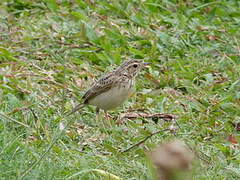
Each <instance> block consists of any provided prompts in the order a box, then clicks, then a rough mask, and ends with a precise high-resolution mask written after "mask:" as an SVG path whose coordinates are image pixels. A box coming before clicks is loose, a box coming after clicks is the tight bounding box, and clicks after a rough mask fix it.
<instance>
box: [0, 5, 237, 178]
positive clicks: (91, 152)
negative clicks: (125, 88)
mask: <svg viewBox="0 0 240 180" xmlns="http://www.w3.org/2000/svg"><path fill="white" fill-rule="evenodd" d="M239 28H240V2H239V1H237V0H222V1H213V0H212V1H211V0H205V1H200V0H196V1H195V0H192V1H191V0H187V1H183V0H179V1H177V0H164V1H156V0H145V1H143V0H139V1H136V0H124V1H106V0H102V1H94V0H86V1H81V0H75V1H74V0H43V1H40V0H35V1H31V0H2V1H1V2H0V87H1V89H0V93H1V96H0V100H1V104H0V119H1V121H0V155H1V156H0V160H1V166H0V174H1V177H2V178H3V179H44V180H45V179H91V180H92V179H103V178H104V176H103V175H102V174H101V173H98V172H96V171H93V169H98V170H103V171H104V172H109V173H112V174H114V175H116V176H118V177H120V178H122V179H153V177H154V175H153V171H152V169H151V164H150V162H149V160H148V158H147V155H146V154H147V152H149V151H151V150H153V149H154V148H155V147H157V146H158V144H161V143H162V142H166V141H169V140H172V139H180V140H182V141H184V142H185V143H186V144H187V145H188V147H189V148H191V149H192V151H193V152H194V154H195V161H194V163H193V165H192V171H191V173H192V176H193V179H239V177H240V168H239V162H240V156H239V144H238V142H239V139H240V137H239V130H240V128H239V122H240V110H239V109H240V91H239V90H240V80H239V74H240V45H239V44H240V41H239V38H240V31H239ZM130 58H135V59H143V60H144V61H146V62H151V63H152V64H151V66H150V67H149V68H148V69H147V70H145V71H143V72H142V73H141V74H140V76H139V77H138V81H137V87H136V89H137V93H136V94H135V95H133V97H132V98H131V99H130V100H129V101H128V102H126V103H125V104H124V105H123V106H122V107H119V108H118V109H116V110H114V111H111V112H110V113H111V116H112V117H111V118H110V120H111V124H112V125H111V126H107V127H105V128H104V127H103V126H101V121H96V117H95V108H94V107H91V106H89V107H85V108H83V109H82V110H81V111H80V112H79V113H75V114H74V115H72V116H69V117H66V116H65V113H66V112H68V111H70V110H71V108H72V107H73V106H74V105H76V104H77V103H78V102H81V96H82V95H83V93H84V92H85V90H86V88H88V87H89V85H90V84H91V83H92V82H93V81H94V79H97V78H98V77H100V76H101V74H103V73H104V72H107V71H110V70H112V69H113V68H114V67H116V66H118V65H119V64H120V63H121V62H122V61H124V60H125V59H130ZM131 111H132V112H134V113H136V112H141V113H143V112H145V113H149V114H155V113H167V114H171V115H174V116H177V119H176V121H177V124H178V126H177V125H176V124H174V128H175V132H172V131H160V130H164V129H166V128H169V127H170V126H172V125H173V123H174V122H173V121H170V122H164V121H163V120H162V119H158V122H157V121H156V118H154V119H151V118H136V119H131V120H129V121H125V123H121V124H117V123H116V122H117V118H119V117H120V116H121V115H124V113H126V112H131ZM102 117H104V116H103V115H102ZM153 120H154V121H153ZM66 122H69V126H68V127H66V129H64V126H65V125H66ZM61 130H62V131H63V132H62V134H60V133H61ZM157 131H160V132H159V133H157V134H155V135H154V136H152V137H151V138H149V139H147V140H146V141H145V142H144V143H142V144H140V145H138V146H135V147H134V148H132V149H130V150H128V151H127V152H122V151H124V150H126V149H128V148H129V147H131V146H133V145H134V144H136V143H138V142H140V141H141V140H143V139H144V138H146V137H148V136H150V135H151V134H152V133H154V132H157ZM56 137H57V140H56V141H54V138H56ZM53 141H54V142H53ZM49 145H52V146H51V148H50V149H49V150H48V151H46V149H47V148H48V147H49ZM44 152H46V153H45V154H44V156H43V153H44Z"/></svg>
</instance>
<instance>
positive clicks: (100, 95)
mask: <svg viewBox="0 0 240 180" xmlns="http://www.w3.org/2000/svg"><path fill="white" fill-rule="evenodd" d="M149 64H150V63H146V62H143V61H140V60H135V59H132V60H128V61H125V62H123V63H122V64H121V65H120V66H119V67H118V68H116V69H115V70H113V71H112V72H109V73H107V74H106V75H104V76H103V77H102V78H100V79H99V80H98V81H96V82H94V83H93V84H92V85H91V87H90V88H89V89H88V90H87V91H86V93H85V94H84V95H83V97H82V99H83V103H82V104H79V105H77V106H76V107H75V108H73V110H72V112H71V113H69V115H70V114H72V113H74V112H76V111H78V110H79V109H81V108H82V107H84V106H86V105H89V104H90V105H93V106H96V107H97V113H98V112H99V109H102V110H104V111H105V112H106V111H107V110H110V109H114V108H116V107H117V106H120V105H121V104H123V102H124V101H125V100H126V99H128V97H129V96H130V95H131V94H132V93H133V92H134V90H135V87H134V85H135V78H136V76H137V74H138V72H140V71H141V70H142V69H143V68H144V67H145V66H147V65H149Z"/></svg>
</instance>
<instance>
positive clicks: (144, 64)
mask: <svg viewBox="0 0 240 180" xmlns="http://www.w3.org/2000/svg"><path fill="white" fill-rule="evenodd" d="M150 64H152V63H150V62H144V63H143V66H144V67H147V66H148V65H150Z"/></svg>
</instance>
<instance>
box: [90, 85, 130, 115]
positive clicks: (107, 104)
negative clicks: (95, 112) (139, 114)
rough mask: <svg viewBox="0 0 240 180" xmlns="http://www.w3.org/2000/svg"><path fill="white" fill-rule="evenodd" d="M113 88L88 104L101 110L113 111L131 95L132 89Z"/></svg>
mask: <svg viewBox="0 0 240 180" xmlns="http://www.w3.org/2000/svg"><path fill="white" fill-rule="evenodd" d="M130 86H131V87H130V88H129V87H125V88H124V87H119V86H117V87H114V88H112V89H111V90H108V91H107V92H104V93H102V94H100V95H98V96H96V97H94V98H93V99H91V100H89V102H88V103H89V104H91V105H94V106H97V107H98V108H100V109H103V110H109V109H114V108H116V107H117V106H120V105H121V104H123V102H124V101H125V100H126V99H127V98H128V97H129V96H130V95H131V94H132V93H133V91H134V87H133V86H132V84H131V85H130Z"/></svg>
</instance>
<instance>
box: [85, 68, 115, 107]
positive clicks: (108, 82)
mask: <svg viewBox="0 0 240 180" xmlns="http://www.w3.org/2000/svg"><path fill="white" fill-rule="evenodd" d="M116 82H117V78H116V76H115V75H114V73H109V74H107V75H105V76H103V77H102V78H100V79H99V80H98V81H96V82H95V83H93V84H92V86H91V87H90V89H88V90H87V92H86V93H85V94H84V95H83V97H82V98H83V100H84V104H87V103H88V101H89V100H90V99H92V98H94V97H96V96H98V95H99V94H102V93H103V92H106V91H108V90H109V89H111V88H112V87H114V86H115V85H116Z"/></svg>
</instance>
